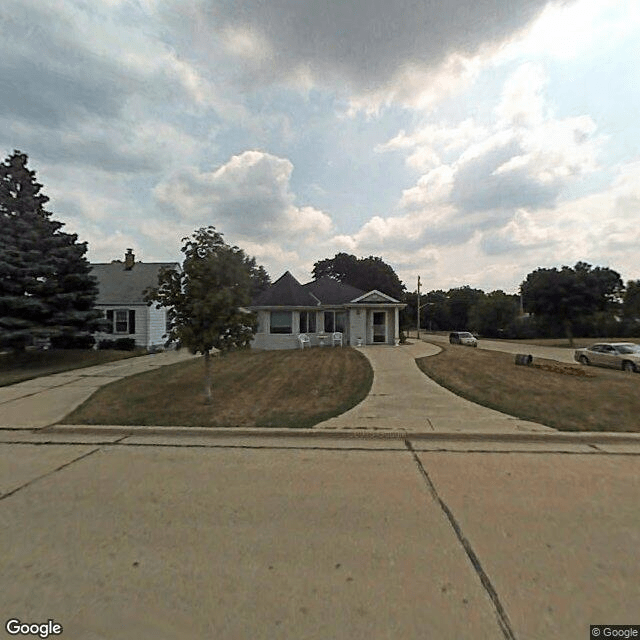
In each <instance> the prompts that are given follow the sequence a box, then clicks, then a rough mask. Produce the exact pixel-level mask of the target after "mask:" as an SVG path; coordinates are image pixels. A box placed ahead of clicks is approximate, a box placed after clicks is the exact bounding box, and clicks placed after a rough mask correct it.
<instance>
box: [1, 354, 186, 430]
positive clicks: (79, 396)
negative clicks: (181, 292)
mask: <svg viewBox="0 0 640 640" xmlns="http://www.w3.org/2000/svg"><path fill="white" fill-rule="evenodd" d="M194 357H196V356H193V355H191V354H190V353H189V352H188V351H186V350H185V349H181V350H180V351H164V352H161V353H154V354H150V355H145V356H138V357H135V358H126V359H125V360H117V361H116V362H107V363H105V364H101V365H96V366H93V367H86V368H84V369H74V370H72V371H64V372H63V373H56V374H54V375H50V376H43V377H41V378H35V379H33V380H27V381H25V382H20V383H18V384H12V385H9V386H6V387H0V428H5V429H9V428H15V429H25V428H28V427H44V426H47V425H50V424H55V423H56V422H58V421H60V420H62V418H64V417H65V416H66V415H67V414H68V413H70V412H71V411H73V410H74V409H75V408H76V407H77V406H79V405H81V404H82V403H83V402H84V401H85V400H86V399H87V398H89V396H91V395H92V394H93V393H94V392H95V391H97V390H98V389H99V388H100V387H102V386H103V385H105V384H109V383H110V382H113V381H114V380H120V379H121V378H124V377H125V376H131V375H134V374H136V373H143V372H145V371H151V370H153V369H157V368H158V367H162V366H165V365H167V364H173V363H175V362H181V361H182V360H187V359H190V358H194Z"/></svg>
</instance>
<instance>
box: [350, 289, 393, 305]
mask: <svg viewBox="0 0 640 640" xmlns="http://www.w3.org/2000/svg"><path fill="white" fill-rule="evenodd" d="M351 302H357V303H360V304H362V303H365V302H392V303H398V304H399V303H400V300H396V299H395V298H392V297H391V296H389V295H387V294H386V293H382V291H378V290H377V289H372V290H371V291H367V293H363V294H361V295H360V296H358V297H356V298H353V299H352V300H351Z"/></svg>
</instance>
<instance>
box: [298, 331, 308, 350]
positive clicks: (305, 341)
mask: <svg viewBox="0 0 640 640" xmlns="http://www.w3.org/2000/svg"><path fill="white" fill-rule="evenodd" d="M298 342H300V348H301V349H304V345H305V344H306V345H307V347H311V340H309V336H308V335H307V334H306V333H299V334H298Z"/></svg>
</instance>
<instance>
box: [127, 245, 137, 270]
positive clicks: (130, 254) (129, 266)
mask: <svg viewBox="0 0 640 640" xmlns="http://www.w3.org/2000/svg"><path fill="white" fill-rule="evenodd" d="M135 260H136V257H135V256H134V255H133V249H127V253H125V254H124V268H125V270H126V271H131V269H133V265H134V264H135Z"/></svg>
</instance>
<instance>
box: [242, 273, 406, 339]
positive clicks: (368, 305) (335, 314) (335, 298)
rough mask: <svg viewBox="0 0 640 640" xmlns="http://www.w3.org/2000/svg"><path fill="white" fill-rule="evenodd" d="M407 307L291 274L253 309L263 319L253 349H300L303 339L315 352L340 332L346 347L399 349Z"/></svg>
mask: <svg viewBox="0 0 640 640" xmlns="http://www.w3.org/2000/svg"><path fill="white" fill-rule="evenodd" d="M405 306H406V305H405V304H403V303H401V302H400V301H399V300H396V299H395V298H392V297H391V296H388V295H386V294H384V293H381V292H380V291H376V290H373V291H368V292H365V291H361V290H360V289H356V288H355V287H352V286H350V285H348V284H343V283H341V282H338V281H337V280H334V279H333V278H329V277H323V278H319V279H318V280H314V281H313V282H309V283H307V284H305V285H302V284H300V283H299V282H298V281H297V280H296V279H295V278H294V277H293V276H292V275H291V274H290V273H289V272H288V271H287V272H286V273H285V274H284V275H282V276H281V277H280V278H279V279H278V280H276V281H275V282H274V283H273V284H272V285H271V286H270V287H269V288H268V289H266V290H265V291H263V292H262V293H260V294H259V295H258V296H256V297H255V298H254V299H253V300H252V301H251V305H250V306H249V307H248V309H250V310H251V311H253V312H255V313H256V314H257V316H258V330H257V332H256V334H255V337H254V340H253V343H252V346H253V347H255V348H257V349H295V348H296V347H299V346H300V341H299V339H298V336H299V335H300V334H306V335H307V336H308V337H309V340H310V345H311V346H315V345H323V344H331V337H332V335H333V333H334V332H340V333H341V334H342V339H343V344H345V345H351V346H361V345H367V344H392V345H393V344H398V341H399V337H400V322H399V311H400V309H403V308H404V307H405Z"/></svg>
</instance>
